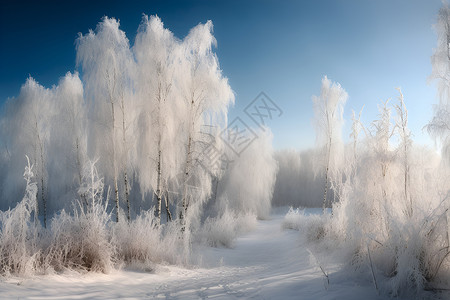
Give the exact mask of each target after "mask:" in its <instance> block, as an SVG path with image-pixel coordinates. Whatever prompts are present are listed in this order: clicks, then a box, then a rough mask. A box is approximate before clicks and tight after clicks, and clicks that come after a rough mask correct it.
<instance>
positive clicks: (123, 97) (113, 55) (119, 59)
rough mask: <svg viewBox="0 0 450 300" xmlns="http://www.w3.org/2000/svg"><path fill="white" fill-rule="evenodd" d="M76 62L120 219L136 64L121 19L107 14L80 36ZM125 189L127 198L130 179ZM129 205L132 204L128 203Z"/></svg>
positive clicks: (94, 143) (93, 138) (95, 147)
mask: <svg viewBox="0 0 450 300" xmlns="http://www.w3.org/2000/svg"><path fill="white" fill-rule="evenodd" d="M77 63H78V65H80V66H81V68H82V71H83V79H84V82H85V94H86V100H87V103H88V110H89V115H88V117H89V118H90V120H91V121H92V123H91V129H90V132H89V134H90V137H89V143H90V147H91V152H93V153H94V154H95V155H96V156H99V157H100V161H99V168H100V169H101V170H102V172H104V173H105V176H107V177H109V178H111V177H112V179H113V185H114V195H115V206H116V218H117V221H119V185H118V176H119V173H124V180H125V181H127V172H126V170H127V167H128V166H127V161H126V158H127V156H128V153H127V149H128V147H129V143H127V141H126V129H127V125H126V116H127V109H128V106H127V104H128V103H129V101H130V99H131V97H130V94H131V93H132V70H133V67H134V66H133V65H134V60H133V56H132V53H131V50H130V46H129V42H128V39H127V37H126V36H125V33H124V32H123V31H122V30H120V29H119V22H118V21H116V20H115V19H113V18H111V19H110V18H107V17H104V18H103V20H102V22H100V23H99V24H98V26H97V28H96V31H95V32H94V31H90V32H89V33H88V34H87V35H84V36H83V35H80V36H79V38H78V41H77ZM120 112H122V114H120ZM119 128H121V130H120V129H119ZM129 142H131V141H129ZM125 191H126V192H125V194H126V197H128V195H127V193H128V182H127V183H126V184H125ZM127 201H128V200H127ZM127 205H128V207H129V203H127ZM128 216H129V211H128Z"/></svg>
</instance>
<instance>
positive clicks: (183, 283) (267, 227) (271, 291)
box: [0, 213, 381, 299]
mask: <svg viewBox="0 0 450 300" xmlns="http://www.w3.org/2000/svg"><path fill="white" fill-rule="evenodd" d="M283 217H284V214H281V213H280V214H273V215H272V217H271V219H270V220H266V221H258V224H257V227H256V229H255V230H254V231H252V232H250V233H248V234H246V235H244V236H241V237H240V238H238V239H237V240H236V242H235V244H234V247H233V248H232V249H226V248H204V249H201V250H200V253H201V256H200V257H199V258H198V259H199V261H200V265H201V267H198V268H197V267H195V268H192V269H186V268H182V267H176V266H157V267H155V270H154V271H153V272H144V271H135V270H121V271H116V272H114V273H112V274H86V275H80V274H78V273H77V274H64V275H46V276H37V277H33V278H28V279H17V278H16V279H9V280H6V281H3V282H0V298H1V299H114V298H125V299H206V298H212V299H362V298H364V299H381V298H380V297H379V296H378V295H377V293H376V291H375V289H374V288H373V286H372V285H370V283H367V282H362V283H361V284H360V285H359V284H357V283H355V281H354V280H350V279H348V277H346V276H343V275H339V274H342V273H339V272H334V271H336V270H337V267H336V269H335V270H330V269H328V270H327V271H328V272H329V273H330V274H329V280H330V284H329V285H328V284H326V281H325V279H324V276H323V273H322V272H321V271H320V269H319V268H318V266H316V265H315V264H314V263H313V261H314V260H313V259H311V257H310V254H309V252H308V250H307V249H306V247H305V246H304V241H303V238H302V237H301V236H300V233H299V232H298V231H294V230H283V229H282V226H281V224H282V221H283ZM333 272H334V273H333Z"/></svg>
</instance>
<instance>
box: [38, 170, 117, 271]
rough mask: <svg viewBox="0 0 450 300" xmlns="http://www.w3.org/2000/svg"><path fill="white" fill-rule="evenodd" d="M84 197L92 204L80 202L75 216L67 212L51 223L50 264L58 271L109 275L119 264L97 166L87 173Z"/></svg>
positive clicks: (109, 215) (81, 189)
mask: <svg viewBox="0 0 450 300" xmlns="http://www.w3.org/2000/svg"><path fill="white" fill-rule="evenodd" d="M80 194H83V195H86V201H87V202H88V203H85V204H83V203H81V202H79V201H78V202H76V203H75V204H74V208H73V213H72V214H68V213H66V212H65V211H64V210H63V211H61V213H59V214H58V215H56V216H55V217H54V218H53V219H52V222H51V227H50V231H51V245H50V247H49V250H48V258H47V259H48V261H49V263H50V265H51V266H53V267H54V268H55V269H56V270H57V271H60V270H64V269H65V268H71V269H72V268H73V269H82V270H87V271H96V272H104V273H108V272H110V271H111V270H112V268H113V267H114V263H115V255H116V249H115V247H114V244H113V243H112V241H111V239H112V236H111V226H112V224H111V223H112V221H111V213H110V212H108V211H107V207H108V205H107V203H103V198H102V194H103V178H99V176H98V173H97V169H96V167H95V162H88V163H87V164H86V167H85V169H84V174H83V184H82V186H81V187H80Z"/></svg>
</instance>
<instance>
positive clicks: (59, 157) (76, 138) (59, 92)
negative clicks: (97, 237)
mask: <svg viewBox="0 0 450 300" xmlns="http://www.w3.org/2000/svg"><path fill="white" fill-rule="evenodd" d="M54 92H55V94H54V97H55V98H54V105H55V111H56V113H55V115H54V117H53V119H52V121H51V122H52V124H53V126H51V128H50V130H51V140H50V146H49V151H50V153H51V154H50V155H51V157H52V159H51V161H49V171H48V172H49V181H50V182H52V184H51V185H50V186H49V192H50V194H51V195H54V197H57V198H59V199H60V200H62V199H66V200H68V201H71V200H73V199H74V198H75V197H77V196H78V195H77V194H76V193H75V192H76V187H78V186H79V185H80V184H81V181H82V173H83V168H84V163H85V161H86V159H87V158H86V156H87V152H86V151H87V149H86V147H87V135H86V134H87V117H86V106H85V102H84V96H83V93H84V89H83V83H82V82H81V80H80V78H79V77H78V73H74V74H71V73H70V72H68V73H67V74H66V75H65V76H64V77H63V78H61V80H60V81H59V84H58V86H57V87H56V88H55V91H54ZM80 196H81V198H82V200H83V203H84V204H86V201H85V200H86V199H85V197H84V195H80Z"/></svg>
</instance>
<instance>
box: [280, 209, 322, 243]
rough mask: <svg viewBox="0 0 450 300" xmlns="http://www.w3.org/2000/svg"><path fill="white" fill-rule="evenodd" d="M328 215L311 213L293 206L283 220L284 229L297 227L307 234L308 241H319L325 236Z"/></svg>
mask: <svg viewBox="0 0 450 300" xmlns="http://www.w3.org/2000/svg"><path fill="white" fill-rule="evenodd" d="M326 222H327V215H318V214H310V215H307V214H306V213H305V210H301V209H299V208H297V209H293V208H292V207H291V208H290V209H289V211H288V212H287V214H286V216H285V217H284V220H283V228H284V229H295V230H298V231H301V232H303V233H304V234H305V236H306V238H307V239H308V241H317V240H320V239H322V238H323V237H324V236H325V230H326Z"/></svg>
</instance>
